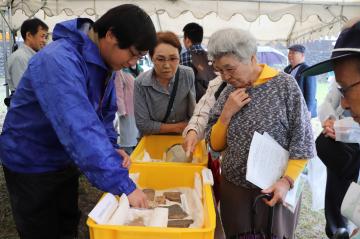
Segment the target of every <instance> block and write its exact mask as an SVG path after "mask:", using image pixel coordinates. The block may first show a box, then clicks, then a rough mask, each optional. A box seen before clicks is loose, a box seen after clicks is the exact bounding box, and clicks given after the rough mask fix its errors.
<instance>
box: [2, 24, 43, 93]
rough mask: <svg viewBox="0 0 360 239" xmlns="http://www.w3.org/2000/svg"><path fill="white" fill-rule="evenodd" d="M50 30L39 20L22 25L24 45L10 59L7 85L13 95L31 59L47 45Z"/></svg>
mask: <svg viewBox="0 0 360 239" xmlns="http://www.w3.org/2000/svg"><path fill="white" fill-rule="evenodd" d="M48 30H49V27H48V26H47V25H46V24H45V23H44V22H43V21H41V20H40V19H37V18H33V19H29V20H26V21H24V22H23V23H22V25H21V30H20V31H21V36H22V38H23V39H24V44H23V45H22V46H21V47H20V48H19V49H17V50H16V51H15V52H14V53H12V54H11V55H10V57H9V59H8V67H7V70H8V79H7V83H8V84H9V88H10V91H11V92H12V93H13V92H14V91H15V90H16V87H17V86H18V84H19V82H20V79H21V77H22V75H23V74H24V72H25V70H26V68H27V66H28V62H29V60H30V59H31V57H32V56H33V55H35V53H36V52H37V51H39V50H40V49H41V48H43V47H44V46H45V45H46V41H47V37H48Z"/></svg>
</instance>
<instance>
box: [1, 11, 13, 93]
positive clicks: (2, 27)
mask: <svg viewBox="0 0 360 239" xmlns="http://www.w3.org/2000/svg"><path fill="white" fill-rule="evenodd" d="M1 16H2V17H1V29H2V35H3V38H2V48H3V52H2V54H3V57H4V64H3V69H4V76H5V79H4V84H3V86H5V87H6V90H5V95H6V97H8V96H9V95H10V94H9V85H8V82H7V78H8V76H7V74H8V72H7V60H8V57H7V46H6V29H5V24H4V21H5V17H4V14H3V10H1ZM9 32H11V29H10V28H9Z"/></svg>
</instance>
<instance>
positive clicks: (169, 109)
mask: <svg viewBox="0 0 360 239" xmlns="http://www.w3.org/2000/svg"><path fill="white" fill-rule="evenodd" d="M178 84H179V69H177V71H176V73H175V82H174V87H173V89H172V91H171V95H170V100H169V104H168V106H167V109H166V114H165V117H164V119H163V120H162V122H163V123H165V122H166V120H167V119H168V118H169V116H170V113H171V108H172V107H173V104H174V101H175V96H176V91H177V87H178Z"/></svg>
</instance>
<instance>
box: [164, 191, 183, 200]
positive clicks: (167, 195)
mask: <svg viewBox="0 0 360 239" xmlns="http://www.w3.org/2000/svg"><path fill="white" fill-rule="evenodd" d="M163 195H164V196H165V198H166V199H167V200H169V201H173V202H178V203H181V197H180V195H181V192H164V193H163Z"/></svg>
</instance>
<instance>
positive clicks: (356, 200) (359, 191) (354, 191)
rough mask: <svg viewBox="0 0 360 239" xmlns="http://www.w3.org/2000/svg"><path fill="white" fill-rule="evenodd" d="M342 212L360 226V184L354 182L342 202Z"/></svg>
mask: <svg viewBox="0 0 360 239" xmlns="http://www.w3.org/2000/svg"><path fill="white" fill-rule="evenodd" d="M341 214H342V215H343V216H344V217H346V218H347V219H349V220H350V221H352V222H353V223H354V224H355V225H356V226H358V227H360V185H359V184H357V183H354V182H352V183H351V184H350V187H349V189H348V190H347V192H346V194H345V197H344V200H343V202H342V204H341Z"/></svg>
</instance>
